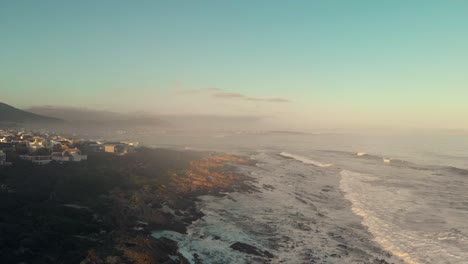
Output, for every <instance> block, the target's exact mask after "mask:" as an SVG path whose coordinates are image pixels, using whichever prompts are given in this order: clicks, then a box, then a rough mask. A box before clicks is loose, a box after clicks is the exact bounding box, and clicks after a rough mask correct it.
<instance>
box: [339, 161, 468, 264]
mask: <svg viewBox="0 0 468 264" xmlns="http://www.w3.org/2000/svg"><path fill="white" fill-rule="evenodd" d="M340 174H341V176H342V179H341V181H340V187H341V188H342V190H343V191H344V193H345V197H346V198H347V199H348V200H350V201H351V203H352V210H353V212H354V213H356V214H357V215H359V216H361V217H362V219H363V224H364V225H366V226H367V227H368V228H369V231H370V232H371V233H372V234H373V235H374V236H375V241H376V242H377V243H379V244H380V245H381V246H382V247H383V248H384V249H385V250H387V251H389V252H391V253H392V254H394V255H395V256H398V257H400V258H401V259H403V260H404V261H405V262H406V263H410V264H417V263H467V261H468V252H466V249H467V248H468V239H467V237H466V236H465V235H463V234H460V233H459V232H457V231H456V230H453V229H450V228H449V229H448V230H447V231H444V232H434V231H435V230H433V228H438V229H444V228H445V225H447V223H446V222H447V221H446V220H445V219H443V218H444V217H440V216H438V215H437V214H436V213H434V214H433V215H431V214H428V213H427V211H430V210H431V208H429V207H427V208H426V206H428V205H427V204H425V202H424V201H417V202H416V201H415V199H414V198H413V197H414V193H413V191H414V190H413V189H411V188H402V186H397V187H396V186H390V185H380V184H378V183H380V181H381V179H380V178H379V177H378V176H374V175H370V174H365V173H358V172H353V171H348V170H343V171H341V173H340ZM376 183H377V184H376ZM434 210H437V209H436V208H434ZM420 212H423V213H420ZM417 217H419V218H417ZM412 224H413V225H412ZM418 225H419V226H418ZM424 226H427V228H425V227H424Z"/></svg>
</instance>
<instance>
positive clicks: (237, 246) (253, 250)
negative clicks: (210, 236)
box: [231, 242, 274, 258]
mask: <svg viewBox="0 0 468 264" xmlns="http://www.w3.org/2000/svg"><path fill="white" fill-rule="evenodd" d="M231 248H232V249H234V250H237V251H239V252H242V253H245V254H249V255H255V256H259V257H267V258H273V257H274V256H273V254H271V253H270V252H268V251H266V250H265V251H262V250H260V249H258V248H257V247H255V246H252V245H249V244H245V243H242V242H236V243H234V244H232V245H231Z"/></svg>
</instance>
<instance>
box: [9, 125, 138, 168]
mask: <svg viewBox="0 0 468 264" xmlns="http://www.w3.org/2000/svg"><path fill="white" fill-rule="evenodd" d="M137 145H138V143H130V142H101V141H95V140H83V139H74V138H71V137H66V136H62V135H59V134H57V133H54V132H48V131H34V130H32V131H27V130H15V129H6V130H2V129H0V166H10V165H13V163H14V161H15V160H25V161H29V162H31V163H33V164H38V165H44V164H48V163H51V162H59V163H63V162H81V161H84V160H87V159H88V154H89V153H97V152H103V153H110V154H113V155H126V154H128V153H132V152H134V151H135V147H136V146H137Z"/></svg>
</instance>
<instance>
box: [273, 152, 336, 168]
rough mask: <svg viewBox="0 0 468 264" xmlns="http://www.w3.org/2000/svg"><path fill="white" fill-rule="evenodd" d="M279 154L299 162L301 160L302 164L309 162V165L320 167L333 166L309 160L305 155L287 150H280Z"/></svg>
mask: <svg viewBox="0 0 468 264" xmlns="http://www.w3.org/2000/svg"><path fill="white" fill-rule="evenodd" d="M280 155H281V156H283V157H287V158H292V159H295V160H298V161H300V162H302V163H304V164H311V165H314V166H318V167H322V168H326V167H331V166H333V164H329V163H321V162H319V161H315V160H311V159H309V158H306V157H303V156H300V155H295V154H291V153H288V152H281V153H280Z"/></svg>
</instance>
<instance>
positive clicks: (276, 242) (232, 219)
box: [153, 152, 397, 264]
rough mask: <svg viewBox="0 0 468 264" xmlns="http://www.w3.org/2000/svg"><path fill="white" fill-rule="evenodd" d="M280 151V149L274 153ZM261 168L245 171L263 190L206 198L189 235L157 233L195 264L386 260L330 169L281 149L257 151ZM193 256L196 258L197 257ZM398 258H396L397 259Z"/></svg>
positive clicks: (202, 198) (335, 174)
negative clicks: (240, 246)
mask: <svg viewBox="0 0 468 264" xmlns="http://www.w3.org/2000/svg"><path fill="white" fill-rule="evenodd" d="M276 153H277V152H276ZM253 158H255V159H256V160H257V161H258V165H257V167H253V168H251V169H253V171H250V169H248V170H246V171H243V172H244V173H249V175H251V176H253V177H255V178H256V181H255V182H254V183H253V184H254V185H255V186H256V187H257V188H258V189H259V190H260V191H259V192H254V193H230V194H227V195H226V196H224V197H217V196H216V197H214V196H203V197H201V201H200V202H199V203H198V206H199V208H200V209H201V210H202V212H203V213H204V217H202V218H201V219H199V220H197V221H195V222H194V223H192V225H191V226H189V228H188V234H187V235H182V234H179V233H175V232H167V231H162V232H156V233H154V234H153V236H154V237H156V238H160V237H166V238H169V239H172V240H175V241H177V242H178V244H179V248H180V252H181V254H183V255H184V257H185V258H187V259H188V260H189V261H190V262H191V263H196V259H199V260H201V261H202V262H203V263H214V264H216V263H239V264H242V263H293V264H295V263H298V264H302V263H370V262H372V261H373V260H374V259H377V258H378V259H387V256H385V254H384V252H383V251H380V249H378V248H377V247H376V246H375V245H374V243H373V242H372V241H371V236H370V234H369V233H368V232H367V231H366V230H365V229H363V228H362V227H361V226H360V224H359V223H360V219H359V218H358V217H357V216H355V215H353V213H352V211H351V210H350V208H349V207H348V206H347V205H348V202H347V201H346V200H345V199H344V198H343V197H342V196H341V193H340V191H339V187H338V183H339V179H340V177H339V174H338V173H337V172H338V171H337V170H336V169H334V168H333V167H320V166H318V167H316V166H309V163H300V164H298V163H297V162H295V161H294V160H291V159H286V158H281V157H279V156H278V155H276V154H266V153H261V154H258V155H254V156H253ZM235 242H242V243H246V244H249V245H253V246H255V247H257V248H258V249H260V250H262V251H264V250H266V251H268V252H270V253H271V254H273V255H274V258H273V259H265V258H262V257H257V256H252V255H248V254H244V253H241V252H238V251H234V250H232V249H231V248H230V246H231V245H232V244H233V243H235ZM195 256H196V257H195ZM394 263H397V262H394Z"/></svg>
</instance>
